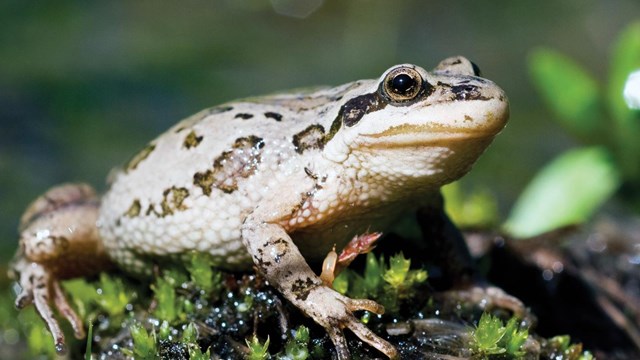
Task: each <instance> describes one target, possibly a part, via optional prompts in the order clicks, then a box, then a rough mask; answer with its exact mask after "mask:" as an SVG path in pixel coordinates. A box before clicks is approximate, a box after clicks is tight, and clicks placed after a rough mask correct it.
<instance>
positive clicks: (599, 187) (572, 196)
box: [504, 147, 620, 237]
mask: <svg viewBox="0 0 640 360" xmlns="http://www.w3.org/2000/svg"><path fill="white" fill-rule="evenodd" d="M619 185H620V178H619V175H618V172H617V170H616V166H615V164H614V163H613V161H612V160H611V156H610V154H609V153H608V152H607V151H606V150H604V149H603V148H600V147H591V148H581V149H577V150H570V151H567V152H565V153H564V154H562V155H560V156H559V157H557V158H556V159H554V160H553V161H552V162H551V163H549V164H547V165H546V166H545V167H544V168H543V169H542V170H541V171H540V172H539V173H538V174H537V175H536V177H535V178H534V179H533V180H532V181H531V182H530V183H529V185H528V186H527V188H526V189H525V190H524V192H523V193H522V195H521V196H520V198H519V199H518V200H517V201H516V204H515V205H514V207H513V209H512V211H511V214H510V216H509V218H508V219H507V221H506V223H505V225H504V228H505V230H506V231H507V232H508V233H510V234H512V235H514V236H517V237H529V236H535V235H539V234H541V233H544V232H546V231H550V230H553V229H556V228H559V227H562V226H566V225H571V224H576V223H580V222H583V221H585V220H586V219H588V218H589V217H590V216H591V215H592V214H593V212H594V211H595V210H596V209H597V208H598V207H599V206H600V205H601V204H602V203H603V202H604V201H606V200H607V199H608V198H609V197H611V196H612V195H613V193H614V192H615V190H616V189H617V188H618V186H619Z"/></svg>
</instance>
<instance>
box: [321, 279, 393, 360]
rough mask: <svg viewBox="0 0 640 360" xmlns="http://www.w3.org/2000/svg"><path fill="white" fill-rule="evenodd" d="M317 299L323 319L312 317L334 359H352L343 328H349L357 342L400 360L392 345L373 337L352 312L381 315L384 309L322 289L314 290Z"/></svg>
mask: <svg viewBox="0 0 640 360" xmlns="http://www.w3.org/2000/svg"><path fill="white" fill-rule="evenodd" d="M316 295H317V296H319V297H318V299H317V300H321V301H319V302H318V304H323V306H322V309H323V310H324V311H322V316H321V317H319V316H317V315H315V316H314V314H313V313H311V316H312V317H314V318H315V320H316V322H318V323H319V324H320V325H322V326H323V327H324V328H325V330H326V331H327V333H328V334H329V338H330V339H331V342H333V345H334V346H335V349H336V355H337V359H339V360H343V359H345V360H346V359H351V355H350V354H349V347H348V344H347V340H346V339H345V336H344V332H343V330H344V329H349V330H351V332H353V333H354V334H355V335H356V336H357V337H358V338H359V339H360V340H362V341H363V342H366V343H367V344H369V345H371V346H372V347H374V348H375V349H377V350H378V351H380V352H381V353H383V354H385V355H386V356H387V357H388V358H389V359H399V355H398V350H397V349H396V348H395V346H393V345H391V343H389V342H387V341H386V340H384V339H382V338H381V337H380V336H378V335H376V334H375V333H374V332H373V331H372V330H371V329H369V328H368V327H367V326H366V325H365V324H363V323H362V322H360V320H358V319H357V318H356V317H355V316H354V315H353V312H354V311H363V310H365V311H369V312H372V313H374V314H383V313H384V307H383V306H382V305H380V304H378V303H377V302H375V301H373V300H368V299H351V298H348V297H346V296H343V295H340V294H338V293H335V292H334V291H333V290H331V289H329V288H327V287H324V286H321V287H319V288H318V289H317V291H316V294H314V295H312V296H316Z"/></svg>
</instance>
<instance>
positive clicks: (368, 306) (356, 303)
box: [347, 299, 384, 315]
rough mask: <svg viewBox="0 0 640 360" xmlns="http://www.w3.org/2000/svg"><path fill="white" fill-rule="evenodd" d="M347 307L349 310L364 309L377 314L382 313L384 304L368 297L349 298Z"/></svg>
mask: <svg viewBox="0 0 640 360" xmlns="http://www.w3.org/2000/svg"><path fill="white" fill-rule="evenodd" d="M347 308H348V309H349V311H358V310H366V311H369V312H372V313H374V314H377V315H382V314H384V306H382V305H380V304H378V303H377V302H375V301H373V300H369V299H349V301H347Z"/></svg>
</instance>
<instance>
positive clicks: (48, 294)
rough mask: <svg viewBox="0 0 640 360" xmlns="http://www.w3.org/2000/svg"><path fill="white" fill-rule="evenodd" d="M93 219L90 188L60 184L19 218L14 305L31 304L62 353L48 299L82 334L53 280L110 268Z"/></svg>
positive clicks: (13, 271) (95, 208)
mask: <svg viewBox="0 0 640 360" xmlns="http://www.w3.org/2000/svg"><path fill="white" fill-rule="evenodd" d="M97 217H98V200H97V197H96V194H95V192H94V191H93V189H92V188H91V187H90V186H88V185H86V184H63V185H60V186H57V187H54V188H52V189H51V190H49V191H47V192H46V193H45V194H43V195H42V196H40V197H39V198H37V199H36V200H35V201H34V202H33V203H32V204H31V205H30V206H29V207H28V208H27V210H26V211H25V213H24V215H23V216H22V219H21V221H20V228H19V231H20V247H19V250H18V253H17V254H16V257H15V260H14V263H13V265H12V266H11V272H10V276H11V277H12V278H14V279H16V280H17V281H18V283H19V285H20V286H21V287H22V291H21V292H20V294H19V295H18V298H17V299H16V306H17V307H18V308H20V309H22V308H24V307H26V306H27V305H30V304H34V305H35V307H36V311H37V312H38V314H39V315H40V317H42V319H43V320H44V321H45V323H46V325H47V327H48V328H49V331H51V334H52V335H53V338H54V340H55V343H56V350H57V351H58V352H59V353H61V352H64V351H65V346H64V334H63V332H62V330H61V329H60V325H58V322H57V321H56V319H55V317H54V315H53V311H52V309H51V305H50V304H51V302H52V301H53V303H54V304H55V306H56V308H57V309H58V311H59V312H60V314H61V315H62V316H63V317H65V318H66V319H67V320H69V322H70V323H71V325H72V327H73V330H74V332H75V336H76V337H77V338H83V337H84V336H85V335H84V329H83V326H82V321H81V320H80V318H79V317H78V315H76V313H75V312H74V311H73V309H72V308H71V306H69V302H68V301H67V299H66V297H65V295H64V292H63V291H62V289H61V288H60V283H59V282H58V281H59V280H60V279H69V278H73V277H79V276H88V275H92V274H95V273H97V272H99V271H101V270H103V269H105V268H107V267H109V266H110V260H109V258H108V256H107V254H106V252H105V250H104V246H103V245H102V242H101V241H100V238H99V236H98V229H97V226H96V219H97Z"/></svg>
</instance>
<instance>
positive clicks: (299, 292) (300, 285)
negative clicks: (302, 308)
mask: <svg viewBox="0 0 640 360" xmlns="http://www.w3.org/2000/svg"><path fill="white" fill-rule="evenodd" d="M319 285H320V284H317V283H315V282H313V280H311V278H306V279H305V280H302V279H298V280H296V281H294V282H293V285H291V292H292V293H293V294H294V295H295V297H296V300H302V301H305V300H307V297H308V296H309V293H310V292H311V290H313V288H315V287H317V286H319Z"/></svg>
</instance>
